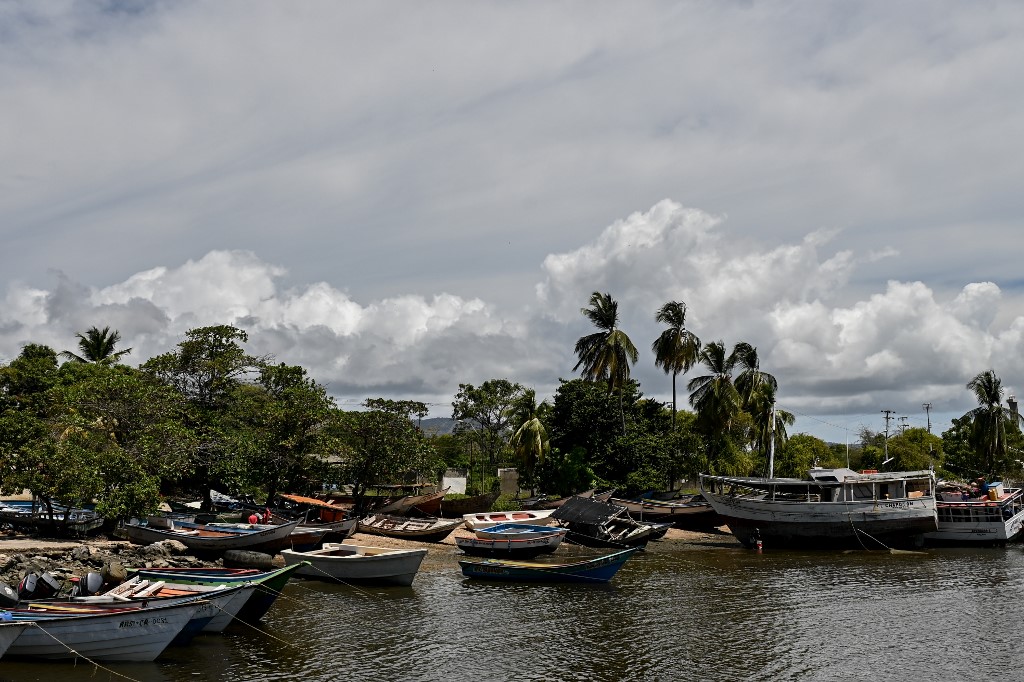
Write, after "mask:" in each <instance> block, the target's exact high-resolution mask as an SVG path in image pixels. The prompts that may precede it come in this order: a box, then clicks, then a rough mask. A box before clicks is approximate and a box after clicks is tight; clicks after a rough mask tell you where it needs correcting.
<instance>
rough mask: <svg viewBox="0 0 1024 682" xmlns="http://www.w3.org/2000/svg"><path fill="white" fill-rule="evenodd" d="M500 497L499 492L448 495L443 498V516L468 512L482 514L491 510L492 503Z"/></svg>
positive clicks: (453, 515) (450, 516) (456, 516)
mask: <svg viewBox="0 0 1024 682" xmlns="http://www.w3.org/2000/svg"><path fill="white" fill-rule="evenodd" d="M497 499H498V493H496V492H493V493H484V494H483V495H474V496H472V497H462V498H459V499H454V500H453V499H450V498H449V497H448V496H447V495H446V496H445V497H444V498H442V499H441V516H444V517H446V518H451V519H457V518H460V517H462V516H464V515H466V514H480V513H483V512H488V511H490V510H491V505H493V504H494V501H495V500H497Z"/></svg>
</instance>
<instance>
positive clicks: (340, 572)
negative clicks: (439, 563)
mask: <svg viewBox="0 0 1024 682" xmlns="http://www.w3.org/2000/svg"><path fill="white" fill-rule="evenodd" d="M426 555H427V550H425V549H389V548H385V547H369V546H366V545H357V544H351V543H347V542H343V543H334V542H327V543H324V546H323V547H322V548H321V549H314V550H312V551H309V552H296V551H294V550H290V549H285V550H282V551H281V556H283V557H284V562H285V565H286V566H290V565H292V564H300V563H302V562H304V561H305V562H309V565H308V566H303V567H302V568H300V569H298V570H297V571H296V572H295V575H300V576H303V577H305V578H317V579H320V580H337V581H339V582H342V583H371V584H375V585H412V581H413V579H414V578H415V577H416V572H417V571H419V570H420V564H421V563H422V562H423V557H425V556H426Z"/></svg>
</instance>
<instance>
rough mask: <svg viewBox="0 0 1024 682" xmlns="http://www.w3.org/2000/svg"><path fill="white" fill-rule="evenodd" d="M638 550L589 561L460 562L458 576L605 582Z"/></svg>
mask: <svg viewBox="0 0 1024 682" xmlns="http://www.w3.org/2000/svg"><path fill="white" fill-rule="evenodd" d="M639 551H640V550H639V548H637V547H630V548H629V549H624V550H621V551H618V552H614V553H612V554H606V555H605V556H601V557H595V558H593V559H586V560H584V561H574V562H570V563H559V564H555V563H543V562H540V561H512V560H502V559H482V560H475V559H462V560H460V561H459V566H461V567H462V575H464V576H466V577H467V578H479V579H481V580H501V581H506V582H535V583H536V582H545V583H565V582H573V583H606V582H608V581H610V580H611V579H612V577H613V576H614V575H615V574H616V573H617V572H618V570H619V569H620V568H622V565H623V564H624V563H626V560H627V559H628V558H629V557H631V556H633V554H635V553H636V552H639Z"/></svg>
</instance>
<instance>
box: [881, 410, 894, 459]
mask: <svg viewBox="0 0 1024 682" xmlns="http://www.w3.org/2000/svg"><path fill="white" fill-rule="evenodd" d="M882 414H884V415H885V440H884V441H883V443H882V450H883V452H884V453H885V457H884V458H883V459H882V464H883V465H884V464H887V463H888V462H889V420H890V419H892V415H894V414H896V412H895V411H894V410H882Z"/></svg>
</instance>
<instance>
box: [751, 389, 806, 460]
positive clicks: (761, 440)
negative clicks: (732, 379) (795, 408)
mask: <svg viewBox="0 0 1024 682" xmlns="http://www.w3.org/2000/svg"><path fill="white" fill-rule="evenodd" d="M737 381H738V379H737ZM747 412H748V413H749V414H750V417H751V421H752V424H753V438H752V439H751V440H752V441H753V444H754V449H755V450H756V451H757V452H759V453H761V454H762V455H767V452H768V450H769V448H771V447H774V448H775V451H776V452H777V451H778V450H779V449H780V448H781V447H782V446H783V445H785V443H786V439H787V438H788V435H787V433H786V427H787V426H792V425H793V423H794V422H795V421H796V417H795V416H794V415H793V413H791V412H787V411H786V410H782V409H778V408H776V407H775V386H774V384H773V383H771V382H768V381H762V382H760V383H758V384H757V385H756V387H755V388H754V389H753V390H752V391H751V393H750V395H749V397H748V398H747ZM765 461H767V457H766V460H765ZM769 473H770V474H771V473H774V472H769Z"/></svg>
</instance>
